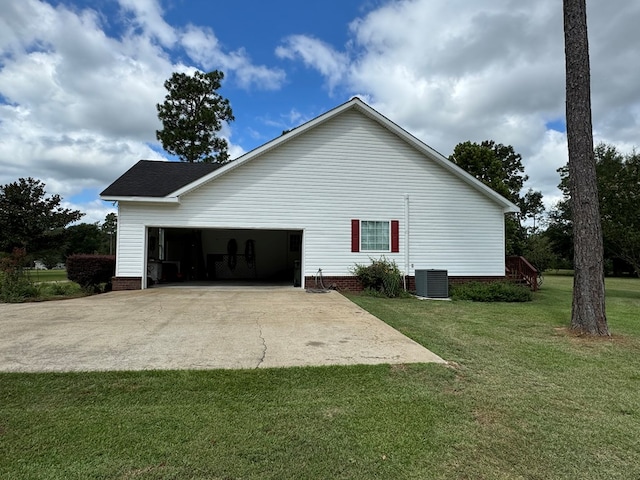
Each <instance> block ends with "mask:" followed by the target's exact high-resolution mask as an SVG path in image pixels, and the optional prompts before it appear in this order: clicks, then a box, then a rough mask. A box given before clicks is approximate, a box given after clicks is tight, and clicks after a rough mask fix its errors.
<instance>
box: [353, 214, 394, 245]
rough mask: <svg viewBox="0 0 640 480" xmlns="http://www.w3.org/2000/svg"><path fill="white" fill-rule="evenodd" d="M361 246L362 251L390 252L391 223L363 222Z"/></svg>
mask: <svg viewBox="0 0 640 480" xmlns="http://www.w3.org/2000/svg"><path fill="white" fill-rule="evenodd" d="M360 246H361V249H362V250H376V251H388V250H389V222H372V221H367V220H363V221H362V222H361V228H360Z"/></svg>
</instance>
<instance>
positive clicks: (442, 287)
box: [416, 269, 449, 298]
mask: <svg viewBox="0 0 640 480" xmlns="http://www.w3.org/2000/svg"><path fill="white" fill-rule="evenodd" d="M416 295H418V296H419V297H427V298H449V273H448V271H447V270H433V269H431V270H416Z"/></svg>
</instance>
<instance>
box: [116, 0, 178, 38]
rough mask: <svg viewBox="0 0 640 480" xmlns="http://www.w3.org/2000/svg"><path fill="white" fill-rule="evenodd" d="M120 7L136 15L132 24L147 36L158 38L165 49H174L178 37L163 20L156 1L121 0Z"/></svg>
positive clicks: (160, 9)
mask: <svg viewBox="0 0 640 480" xmlns="http://www.w3.org/2000/svg"><path fill="white" fill-rule="evenodd" d="M119 2H120V6H121V7H122V8H123V9H124V10H127V11H130V12H132V13H133V14H134V15H133V17H131V24H132V27H133V29H134V31H135V29H136V28H137V29H140V30H141V31H142V32H145V33H146V34H147V35H150V36H152V37H154V38H157V39H158V41H160V43H161V44H162V45H163V46H165V47H172V46H173V45H174V44H175V42H176V40H177V38H178V35H177V34H176V31H175V30H174V28H173V27H171V26H170V25H169V24H168V23H167V22H165V21H164V18H162V15H163V11H162V8H161V7H160V5H159V4H158V2H157V1H156V0H119Z"/></svg>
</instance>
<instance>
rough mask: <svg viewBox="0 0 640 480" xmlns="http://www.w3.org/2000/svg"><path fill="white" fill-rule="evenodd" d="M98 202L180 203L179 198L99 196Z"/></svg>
mask: <svg viewBox="0 0 640 480" xmlns="http://www.w3.org/2000/svg"><path fill="white" fill-rule="evenodd" d="M100 200H104V201H106V202H131V203H180V198H179V197H174V196H171V197H135V196H114V195H100Z"/></svg>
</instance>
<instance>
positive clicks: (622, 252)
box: [596, 145, 640, 274]
mask: <svg viewBox="0 0 640 480" xmlns="http://www.w3.org/2000/svg"><path fill="white" fill-rule="evenodd" d="M596 160H597V167H596V168H597V172H598V191H599V198H600V215H601V221H602V231H603V237H604V246H605V251H606V252H607V253H608V254H609V255H612V256H615V257H617V258H620V259H622V260H624V261H625V262H628V263H629V264H630V265H631V266H632V267H633V269H634V271H635V272H636V273H637V274H640V192H639V191H638V185H639V183H640V154H638V153H636V152H633V153H631V154H629V155H627V156H622V155H620V154H619V153H618V151H617V150H616V149H615V147H608V146H605V145H599V146H598V147H596Z"/></svg>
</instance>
